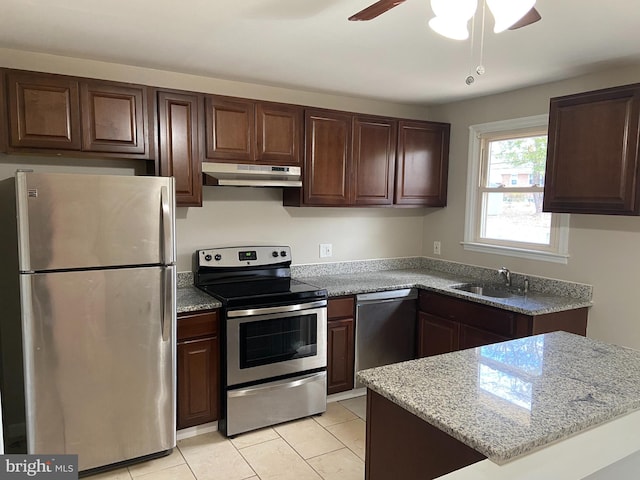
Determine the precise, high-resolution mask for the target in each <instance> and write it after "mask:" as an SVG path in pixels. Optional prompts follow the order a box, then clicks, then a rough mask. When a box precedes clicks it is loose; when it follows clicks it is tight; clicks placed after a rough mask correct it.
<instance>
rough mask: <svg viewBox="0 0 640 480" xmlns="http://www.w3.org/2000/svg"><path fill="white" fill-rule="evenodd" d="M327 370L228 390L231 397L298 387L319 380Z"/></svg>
mask: <svg viewBox="0 0 640 480" xmlns="http://www.w3.org/2000/svg"><path fill="white" fill-rule="evenodd" d="M326 375H327V372H317V373H312V374H310V375H305V376H304V377H298V378H294V379H293V380H292V379H290V378H286V379H284V380H278V381H277V382H269V385H265V386H263V387H260V386H255V387H249V388H243V389H241V390H228V391H227V395H229V397H247V396H251V395H258V394H260V393H264V392H268V391H270V390H282V389H285V388H296V387H299V386H301V385H304V384H305V383H311V382H315V381H316V380H318V378H320V377H322V376H326Z"/></svg>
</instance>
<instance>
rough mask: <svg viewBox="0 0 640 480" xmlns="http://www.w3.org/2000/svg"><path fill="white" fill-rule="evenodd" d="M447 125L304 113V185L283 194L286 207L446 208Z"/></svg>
mask: <svg viewBox="0 0 640 480" xmlns="http://www.w3.org/2000/svg"><path fill="white" fill-rule="evenodd" d="M449 127H450V126H449V124H447V123H435V122H419V121H409V120H400V121H398V120H396V119H393V118H383V117H370V116H364V115H356V114H351V113H346V112H337V111H333V110H307V111H306V113H305V145H306V147H305V150H306V151H305V162H304V185H303V188H302V193H301V192H299V191H296V189H287V190H285V192H284V204H285V205H287V206H367V205H369V206H391V205H393V204H397V205H400V206H432V207H442V206H445V205H446V202H447V169H448V162H449Z"/></svg>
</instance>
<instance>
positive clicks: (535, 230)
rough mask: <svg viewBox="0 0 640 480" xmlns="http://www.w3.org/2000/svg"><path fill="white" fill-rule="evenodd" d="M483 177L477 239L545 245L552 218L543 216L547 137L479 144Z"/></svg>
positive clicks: (527, 137)
mask: <svg viewBox="0 0 640 480" xmlns="http://www.w3.org/2000/svg"><path fill="white" fill-rule="evenodd" d="M482 143H483V145H482V147H483V157H485V158H484V162H483V163H484V165H486V168H485V169H484V173H485V175H483V177H482V185H481V188H480V192H479V193H480V195H481V197H480V199H479V200H480V202H482V204H483V205H484V206H485V207H486V208H483V211H482V217H483V222H482V225H481V230H480V237H481V238H487V239H496V240H511V241H516V242H524V243H536V244H544V245H548V244H549V241H550V228H551V214H549V213H543V212H542V198H543V184H544V181H543V179H544V169H545V162H546V156H547V136H546V134H545V135H534V136H530V135H527V136H521V137H512V138H502V137H501V136H499V137H497V138H493V137H492V136H487V137H486V138H483V140H482Z"/></svg>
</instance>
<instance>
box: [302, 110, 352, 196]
mask: <svg viewBox="0 0 640 480" xmlns="http://www.w3.org/2000/svg"><path fill="white" fill-rule="evenodd" d="M351 118H352V117H351V115H349V114H345V113H340V112H332V111H314V110H307V112H306V113H305V160H304V202H305V204H307V205H348V204H349V199H350V183H351V182H350V177H351V168H350V164H351Z"/></svg>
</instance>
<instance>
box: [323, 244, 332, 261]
mask: <svg viewBox="0 0 640 480" xmlns="http://www.w3.org/2000/svg"><path fill="white" fill-rule="evenodd" d="M332 255H333V245H331V244H330V243H321V244H320V258H327V257H330V256H332Z"/></svg>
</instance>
